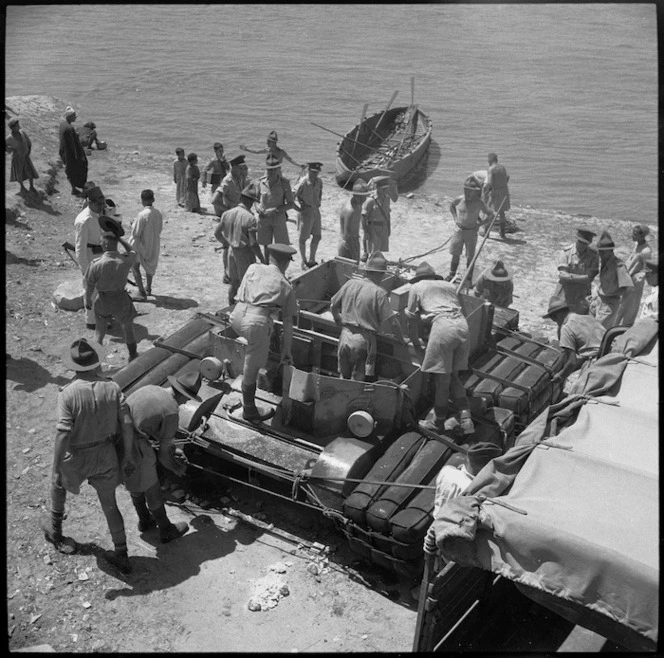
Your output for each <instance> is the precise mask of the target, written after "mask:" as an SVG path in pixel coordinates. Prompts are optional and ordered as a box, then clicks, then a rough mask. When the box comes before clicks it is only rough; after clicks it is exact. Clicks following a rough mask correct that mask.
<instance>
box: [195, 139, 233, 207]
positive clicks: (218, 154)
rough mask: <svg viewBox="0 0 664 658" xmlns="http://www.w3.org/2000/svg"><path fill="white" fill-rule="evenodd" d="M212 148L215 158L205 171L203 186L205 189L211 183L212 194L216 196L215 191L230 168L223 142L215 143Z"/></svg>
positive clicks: (202, 178) (202, 177)
mask: <svg viewBox="0 0 664 658" xmlns="http://www.w3.org/2000/svg"><path fill="white" fill-rule="evenodd" d="M212 148H213V149H214V158H212V160H210V162H209V163H208V165H207V167H205V169H204V170H203V174H202V175H201V185H202V187H203V189H205V187H206V185H207V184H208V183H210V194H211V195H214V192H215V190H216V189H217V188H218V187H219V185H220V184H221V180H222V178H223V177H224V176H225V175H226V173H227V172H228V170H229V169H230V167H229V166H228V162H227V161H226V158H225V157H224V145H223V144H222V143H221V142H215V143H214V145H213V146H212Z"/></svg>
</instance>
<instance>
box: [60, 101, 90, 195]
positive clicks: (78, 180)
mask: <svg viewBox="0 0 664 658" xmlns="http://www.w3.org/2000/svg"><path fill="white" fill-rule="evenodd" d="M74 121H76V111H75V110H74V109H73V108H71V107H68V108H67V109H66V110H65V118H64V119H63V120H62V121H61V122H60V158H61V159H62V162H64V165H65V174H66V175H67V179H68V180H69V183H70V185H71V193H72V194H76V195H80V194H82V191H81V189H82V188H83V186H84V185H85V182H86V181H87V179H88V158H87V156H86V155H85V149H84V148H83V147H82V146H81V142H80V140H79V138H78V135H77V133H76V130H75V129H74V126H72V125H71V124H72V123H73V122H74ZM77 188H81V189H77Z"/></svg>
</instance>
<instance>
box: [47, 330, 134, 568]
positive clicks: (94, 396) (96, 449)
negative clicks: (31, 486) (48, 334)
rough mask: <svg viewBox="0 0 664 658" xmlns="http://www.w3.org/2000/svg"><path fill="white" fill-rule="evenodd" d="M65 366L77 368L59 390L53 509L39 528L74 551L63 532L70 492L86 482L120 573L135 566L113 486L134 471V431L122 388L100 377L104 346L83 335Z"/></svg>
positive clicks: (69, 351)
mask: <svg viewBox="0 0 664 658" xmlns="http://www.w3.org/2000/svg"><path fill="white" fill-rule="evenodd" d="M62 359H63V361H64V364H65V365H66V366H67V367H68V368H69V369H71V370H74V371H75V372H76V376H75V377H74V379H73V381H72V382H71V383H70V384H68V385H67V386H65V387H64V388H62V389H61V390H60V393H59V394H58V422H57V425H56V429H57V434H56V437H55V449H54V454H53V471H52V474H51V476H52V479H51V513H50V517H49V518H48V519H44V520H43V521H42V523H41V528H42V530H43V531H44V537H45V538H46V540H47V541H49V542H51V543H52V544H54V545H55V547H56V548H57V549H58V550H60V551H61V552H73V550H75V546H73V547H72V546H71V545H70V544H66V543H65V542H64V537H63V535H62V520H63V518H64V512H65V502H66V499H67V491H69V492H71V493H73V494H79V493H80V487H81V484H83V482H85V480H87V481H88V482H89V483H90V485H91V486H92V487H93V488H94V489H95V491H96V492H97V496H98V497H99V503H100V504H101V509H102V511H103V513H104V516H105V517H106V522H107V523H108V529H109V531H110V533H111V538H112V539H113V546H114V551H113V552H112V553H110V552H109V553H106V554H105V558H106V559H107V560H108V562H110V563H111V564H113V565H114V566H115V567H117V568H118V569H119V570H120V571H121V572H122V573H129V572H130V571H131V566H130V564H129V557H128V555H127V536H126V534H125V527H124V520H123V518H122V514H121V513H120V510H119V509H118V504H117V500H116V497H115V489H116V487H117V486H118V484H120V479H121V472H122V473H123V474H124V475H125V476H129V475H131V474H132V473H133V472H134V471H135V470H136V464H135V463H134V461H133V458H132V456H131V445H132V441H133V431H132V424H131V418H130V416H129V412H128V410H127V405H126V401H125V397H124V395H123V394H122V390H121V388H120V387H119V386H118V384H116V383H115V382H114V381H111V380H110V379H106V378H104V377H101V375H100V368H101V360H102V359H103V350H102V349H101V346H100V345H97V344H95V343H93V342H88V341H87V340H86V339H85V338H80V339H79V340H76V341H74V342H73V343H72V345H71V346H70V347H69V348H68V349H67V350H66V351H65V352H64V353H63V355H62ZM120 434H121V435H122V445H123V446H124V455H125V458H124V459H123V462H122V465H120V463H119V461H118V455H117V452H116V448H115V442H116V441H118V440H119V436H118V435H120Z"/></svg>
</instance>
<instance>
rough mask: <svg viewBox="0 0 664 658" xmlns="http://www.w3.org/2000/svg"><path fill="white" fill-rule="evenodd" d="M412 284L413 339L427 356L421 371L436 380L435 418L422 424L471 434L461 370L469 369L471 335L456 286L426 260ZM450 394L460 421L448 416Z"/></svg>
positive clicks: (410, 316)
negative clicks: (423, 325) (424, 340)
mask: <svg viewBox="0 0 664 658" xmlns="http://www.w3.org/2000/svg"><path fill="white" fill-rule="evenodd" d="M410 283H411V287H410V292H409V293H408V306H407V307H406V316H407V317H408V320H409V322H408V327H409V333H410V338H411V340H412V342H413V345H414V347H415V351H416V352H417V353H418V355H419V356H420V357H422V356H423V357H424V358H423V360H422V372H429V373H431V374H432V375H433V378H434V383H435V396H434V404H433V412H434V417H433V420H425V421H422V423H421V425H422V427H424V428H425V429H428V430H431V431H433V432H437V433H441V432H443V431H444V430H448V431H451V430H454V429H456V428H457V427H459V426H460V427H461V430H462V431H463V433H464V434H472V433H473V432H474V431H475V426H474V424H473V421H472V420H471V418H470V409H469V404H468V396H467V395H466V389H465V388H464V386H463V384H462V383H461V380H460V379H459V372H460V371H461V370H468V356H469V343H470V336H469V332H468V322H467V321H466V318H465V317H464V315H463V312H462V310H461V304H460V302H459V298H458V296H457V293H456V288H455V287H454V285H453V284H451V283H448V282H447V281H445V280H444V279H443V278H442V277H441V276H439V275H437V274H436V272H435V271H434V269H433V268H432V267H431V266H430V265H429V264H428V263H426V262H423V263H421V264H420V265H419V266H418V268H417V270H416V272H415V277H414V278H413V279H411V282H410ZM422 323H424V324H425V326H427V327H430V331H429V337H428V340H427V342H426V347H425V348H423V347H422V344H421V342H420V340H421V336H422V334H424V335H426V333H427V331H426V329H425V330H424V331H422V329H421V327H420V325H421V324H422ZM450 394H451V396H452V397H453V398H454V401H455V406H456V408H457V409H458V410H459V411H460V414H459V420H458V421H457V419H456V417H455V416H451V417H450V418H449V419H448V414H449V407H450Z"/></svg>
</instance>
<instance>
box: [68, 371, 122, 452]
mask: <svg viewBox="0 0 664 658" xmlns="http://www.w3.org/2000/svg"><path fill="white" fill-rule="evenodd" d="M125 411H126V400H125V396H124V394H123V393H122V389H121V388H120V386H119V385H118V384H116V383H115V382H114V381H111V380H110V379H98V380H95V381H86V380H83V379H75V380H74V381H73V382H71V384H68V385H67V386H65V387H64V388H63V389H62V390H61V391H60V393H59V394H58V421H57V424H56V428H57V429H58V430H62V431H64V432H70V444H69V448H70V449H73V448H77V447H78V448H81V447H84V446H85V445H87V444H90V443H97V442H98V441H101V440H102V439H105V438H106V437H108V436H111V435H114V434H118V433H119V431H120V422H121V419H122V416H123V414H124V412H125Z"/></svg>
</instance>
